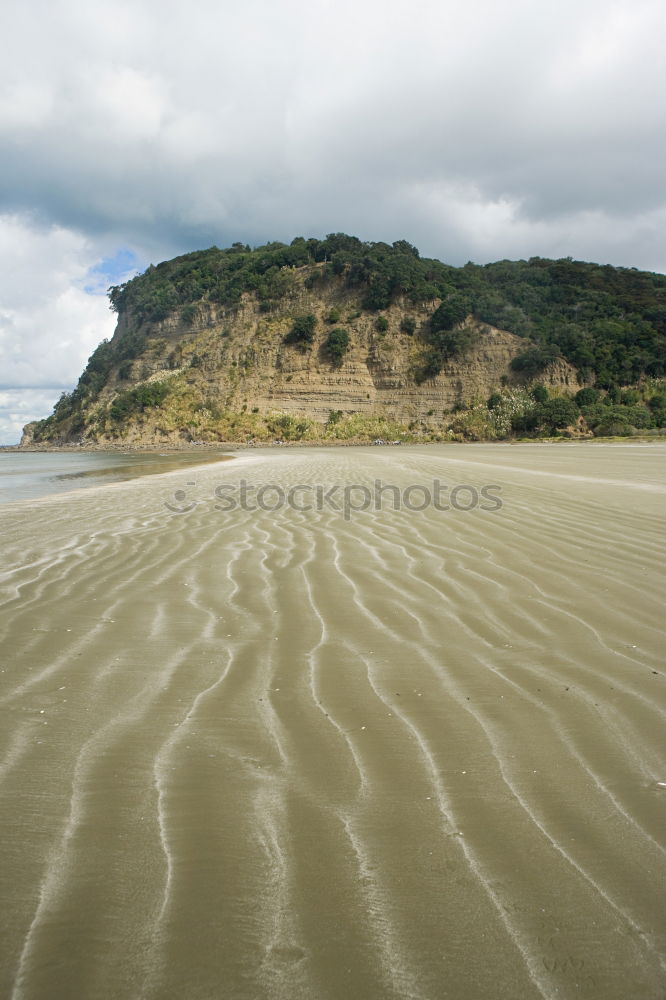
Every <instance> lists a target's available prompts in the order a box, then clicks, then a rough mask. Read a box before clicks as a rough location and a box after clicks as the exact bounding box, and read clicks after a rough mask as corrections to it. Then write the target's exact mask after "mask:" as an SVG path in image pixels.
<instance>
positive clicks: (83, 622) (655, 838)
mask: <svg viewBox="0 0 666 1000" xmlns="http://www.w3.org/2000/svg"><path fill="white" fill-rule="evenodd" d="M665 459H666V444H662V443H648V444H621V445H619V444H618V445H601V444H599V443H591V444H582V443H575V444H570V445H559V446H553V445H547V444H534V445H524V446H519V447H511V446H507V445H470V446H467V445H461V446H456V447H455V448H452V447H446V446H441V447H440V446H437V445H431V446H428V447H418V446H416V447H402V448H372V447H368V448H354V449H352V448H336V449H323V448H318V449H307V448H300V449H295V450H289V451H288V450H284V451H283V450H279V449H274V450H272V451H268V450H265V451H261V450H256V451H252V452H249V451H248V452H243V453H239V454H238V455H237V456H236V457H234V458H233V460H231V461H226V462H224V463H220V464H209V465H206V466H205V467H203V466H202V467H196V468H187V469H185V470H182V471H179V472H171V473H168V474H165V475H154V476H150V477H149V478H146V479H142V480H135V481H132V482H129V483H120V484H114V485H108V486H104V487H99V488H92V489H88V490H84V491H79V492H73V493H69V494H61V495H60V496H57V497H51V498H47V499H42V500H36V501H22V502H17V503H13V504H7V505H6V506H5V507H4V508H3V510H2V513H1V516H2V522H3V532H2V538H3V541H2V549H3V560H2V566H1V567H0V568H1V570H2V572H1V574H0V594H1V596H2V606H1V611H0V615H1V618H0V626H1V627H0V635H1V637H2V648H3V657H2V664H1V665H0V669H1V672H0V718H1V725H0V751H1V752H0V796H1V809H0V899H1V900H2V907H1V908H0V921H1V925H2V926H1V929H0V940H1V942H2V944H1V945H0V948H1V949H2V956H1V962H0V995H2V996H6V997H11V998H12V1000H72V998H77V1000H79V998H80V1000H130V998H132V1000H183V998H187V1000H218V998H221V997H224V998H225V1000H349V998H351V1000H357V998H358V1000H403V998H413V1000H443V998H447V997H449V998H451V1000H479V998H482V997H488V998H491V1000H517V998H519V1000H532V998H534V1000H538V998H548V1000H555V998H557V1000H569V998H585V1000H593V998H594V1000H596V998H598V1000H628V998H635V1000H663V997H664V991H665V990H666V912H665V908H664V895H663V889H664V884H666V824H665V823H664V816H665V809H666V740H665V739H664V733H665V732H666V725H665V723H666V667H664V649H665V648H666V643H665V636H664V609H663V592H664V565H665V564H666V536H665V533H664V512H665V509H666V461H665ZM242 482H244V483H245V487H243V489H244V491H245V492H244V494H242V492H241V489H242ZM377 483H379V484H380V489H381V487H388V489H384V492H382V493H381V495H380V496H379V501H378V500H377V492H376V491H377ZM435 483H438V484H439V486H438V487H436V486H435V485H434V484H435ZM352 486H353V487H354V490H353V491H352V490H351V487H352ZM345 488H348V489H349V492H348V493H347V494H345ZM456 488H457V491H456ZM484 490H485V492H484ZM435 497H438V502H437V505H435ZM281 498H282V499H281ZM368 498H369V499H368ZM428 498H429V501H428ZM493 498H494V501H495V502H493ZM366 501H367V503H366ZM397 504H399V507H400V509H395V508H396V505H397ZM336 505H337V509H336ZM364 505H365V507H364ZM308 507H310V508H311V509H307V508H308ZM253 508H254V509H253ZM361 508H364V509H361ZM438 508H440V509H438Z"/></svg>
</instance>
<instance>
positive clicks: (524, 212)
mask: <svg viewBox="0 0 666 1000" xmlns="http://www.w3.org/2000/svg"><path fill="white" fill-rule="evenodd" d="M0 17H1V18H2V22H3V23H2V24H1V25H0V27H2V29H3V30H2V31H0V46H1V47H2V52H1V56H2V57H1V58H0V137H1V138H2V141H3V156H2V158H1V159H0V191H2V195H1V196H0V213H2V214H3V215H4V220H5V221H2V220H0V236H1V234H2V233H4V234H5V236H6V237H8V238H9V237H11V238H15V239H16V241H17V245H18V247H19V251H20V253H19V257H20V260H19V261H18V262H15V263H16V268H18V270H20V271H21V275H22V276H23V277H21V278H20V280H17V281H14V280H12V281H9V280H8V279H7V278H6V275H5V280H4V282H3V281H0V295H1V296H8V298H4V299H2V300H0V320H1V322H0V366H2V370H1V371H0V381H3V382H5V383H6V384H13V385H19V384H22V385H28V384H40V385H41V384H44V385H46V384H61V383H63V382H64V383H69V382H72V383H73V382H74V381H75V377H76V375H77V374H78V371H79V370H80V365H81V362H82V360H83V361H85V357H87V354H88V353H89V352H90V350H91V349H92V347H93V346H94V344H95V343H97V342H98V341H99V340H100V339H102V337H103V336H107V335H108V332H109V323H110V318H109V315H108V313H107V312H106V305H105V303H104V302H103V300H101V299H100V298H99V297H97V298H96V300H95V301H94V302H92V301H91V299H92V298H94V297H90V296H86V293H85V291H84V288H85V287H86V285H85V274H86V272H87V271H88V270H89V269H91V268H94V267H95V265H96V264H98V263H99V261H100V260H101V258H102V257H105V256H111V257H113V255H114V254H115V253H116V252H117V251H118V250H124V249H127V250H128V251H131V252H133V253H135V254H136V256H137V259H138V260H139V261H140V262H141V264H142V265H145V264H147V263H148V262H150V261H151V260H152V261H155V262H156V261H158V260H160V259H164V258H166V257H170V256H173V255H174V254H176V253H182V252H185V251H187V250H191V249H195V248H197V247H202V246H209V245H211V244H212V243H216V244H218V245H220V246H223V245H227V244H228V243H230V242H233V241H234V240H241V241H243V242H250V243H259V242H262V241H264V240H266V239H283V240H290V239H291V238H293V237H294V236H295V235H300V234H303V235H315V236H321V235H324V234H325V233H326V232H330V231H332V230H346V231H347V232H351V233H354V234H357V235H359V236H361V237H362V238H365V239H385V240H394V239H398V238H402V237H404V238H407V239H409V240H410V241H411V242H413V243H415V244H416V245H417V246H419V248H420V249H421V250H422V252H424V253H427V254H429V255H432V256H437V257H440V258H442V259H444V260H447V261H450V262H451V263H457V264H459V263H464V262H465V261H466V260H467V259H473V260H476V261H478V262H481V263H482V262H485V261H488V260H493V259H498V258H502V257H516V256H520V257H526V256H532V255H541V256H567V255H571V256H574V257H579V258H586V259H593V260H597V261H600V262H609V263H614V264H623V265H627V266H637V267H643V268H648V269H653V270H666V252H665V251H664V246H663V240H662V239H661V232H662V231H663V223H664V220H665V217H666V183H665V179H664V174H663V163H664V160H665V158H666V157H665V154H666V127H665V126H666V120H665V119H666V102H664V98H663V95H664V93H666V63H665V62H664V60H663V57H662V52H661V49H662V45H663V37H664V34H665V32H664V29H665V28H666V9H665V8H664V7H663V4H661V3H659V2H657V0H637V2H633V3H631V4H630V3H629V2H628V0H618V2H617V3H614V4H613V5H608V4H607V3H606V2H603V0H583V2H580V0H579V2H575V0H560V2H559V3H558V4H545V5H544V4H535V3H534V2H533V0H509V2H507V3H505V4H501V5H500V4H497V3H491V2H489V0H446V2H444V3H439V2H435V0H413V2H411V3H410V4H407V3H406V2H404V0H382V2H379V0H364V2H363V3H358V2H357V0H335V2H334V0H283V2H281V3H279V4H276V3H275V2H274V0H245V2H244V3H243V4H238V3H235V2H234V3H232V2H231V0H222V2H220V0H198V2H196V3H194V4H190V5H188V6H187V7H186V6H184V5H183V4H182V3H180V2H176V0H160V2H158V0H134V2H132V3H130V2H129V0H117V2H116V3H114V4H113V5H109V4H108V3H106V2H101V0H55V2H53V0H52V2H49V3H47V2H46V0H32V2H31V3H30V4H25V3H19V2H18V0H7V2H6V3H5V4H4V5H3V10H2V14H1V15H0ZM37 26H39V28H37ZM7 219H9V222H7V221H6V220H7ZM17 219H18V220H20V226H19V229H18V230H17V229H15V228H12V226H15V222H12V220H17ZM3 227H4V228H3ZM7 227H9V228H7ZM19 230H20V231H19ZM48 233H50V234H51V236H50V237H49V238H48V239H47V238H46V237H45V236H44V234H48ZM56 233H58V234H59V236H58V238H57V239H56V237H55V235H54V234H56ZM49 241H50V242H49ZM5 251H7V253H8V254H9V257H8V258H7V259H8V260H9V259H13V256H12V251H11V246H9V250H7V245H5ZM19 264H20V267H19ZM98 285H99V282H98ZM21 289H23V291H21ZM97 290H100V289H99V288H98V289H97Z"/></svg>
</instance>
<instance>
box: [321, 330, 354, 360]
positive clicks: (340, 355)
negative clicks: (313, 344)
mask: <svg viewBox="0 0 666 1000" xmlns="http://www.w3.org/2000/svg"><path fill="white" fill-rule="evenodd" d="M324 350H325V352H326V354H327V355H328V357H329V358H330V360H331V362H332V364H334V365H335V366H336V368H339V367H340V365H341V364H342V362H343V359H344V356H345V354H346V353H347V351H348V350H349V334H348V333H347V331H346V330H345V329H344V328H343V327H341V326H338V327H336V328H335V330H331V332H330V333H329V335H328V337H327V338H326V342H325V343H324Z"/></svg>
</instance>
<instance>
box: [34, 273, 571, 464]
mask: <svg viewBox="0 0 666 1000" xmlns="http://www.w3.org/2000/svg"><path fill="white" fill-rule="evenodd" d="M438 301H439V300H434V301H433V302H427V303H424V304H423V305H421V306H414V305H413V304H412V303H409V302H405V301H400V300H399V301H398V302H396V303H395V304H394V305H392V306H390V307H389V308H388V309H386V310H385V311H384V312H382V313H381V316H382V317H384V319H385V323H383V324H378V322H377V320H378V314H376V313H370V312H364V311H363V310H362V308H361V303H360V297H359V296H356V295H354V294H350V292H349V291H348V290H347V289H345V288H343V286H342V284H341V283H340V284H337V283H335V282H330V283H328V284H326V285H325V286H324V287H317V286H316V285H315V287H314V288H309V287H307V283H306V282H299V283H298V284H297V287H296V288H295V289H294V291H293V293H292V294H291V295H290V296H289V298H288V299H286V300H284V301H282V302H280V304H279V307H276V308H275V310H274V311H269V312H267V311H263V310H262V308H261V306H260V304H259V302H258V301H257V300H256V299H255V298H254V296H252V295H244V296H243V299H242V300H241V302H240V304H239V305H238V306H237V307H235V308H224V307H221V306H215V305H213V304H211V303H208V302H200V303H198V304H197V306H196V308H195V309H194V310H191V313H190V315H189V316H188V322H184V320H183V317H182V314H180V313H178V314H176V313H174V314H172V315H170V316H169V317H168V318H167V319H165V320H163V321H161V322H159V323H151V324H150V325H149V326H145V327H141V326H140V325H138V324H136V323H135V322H134V321H133V318H132V316H131V315H123V316H121V317H120V319H119V323H118V326H117V329H116V332H115V334H114V337H113V339H112V341H111V344H112V346H113V347H114V348H120V346H121V344H122V343H123V342H124V341H125V340H126V338H127V337H128V336H138V337H139V338H140V339H141V341H142V343H143V347H142V349H141V351H140V353H139V354H138V356H137V357H136V358H134V359H133V360H131V361H127V360H126V361H124V362H121V363H118V364H116V365H114V366H113V367H112V370H111V372H110V374H109V377H108V379H107V383H106V385H105V387H104V388H103V389H102V390H101V392H100V394H99V396H98V398H97V400H96V401H95V402H94V403H93V404H92V405H91V406H89V407H88V409H87V411H86V413H85V420H84V426H83V427H79V428H76V429H73V430H72V432H71V434H70V435H69V437H70V439H74V438H77V439H78V440H83V441H89V442H99V443H105V442H108V443H111V442H112V441H117V440H118V439H119V438H122V440H123V441H125V442H126V443H128V444H132V445H133V446H141V445H154V444H159V443H160V442H176V441H182V440H197V439H203V440H229V439H234V437H236V438H237V439H244V438H245V437H252V429H251V428H248V427H247V426H245V427H243V426H240V427H237V428H234V427H233V425H232V427H231V431H233V432H234V433H230V432H229V429H228V428H222V427H221V425H220V419H219V415H220V414H230V413H236V414H239V415H247V417H249V415H250V414H254V415H256V418H255V421H256V420H258V419H260V418H265V417H268V416H270V415H274V414H287V415H291V416H293V417H302V418H308V419H310V420H313V421H316V422H318V423H320V424H324V423H326V421H327V420H329V418H330V415H331V413H332V412H333V413H336V414H342V415H347V414H365V415H368V416H369V417H384V418H388V419H390V420H393V421H396V422H399V423H401V424H405V425H409V424H412V425H414V424H419V425H421V426H423V427H424V428H428V427H434V426H442V425H443V421H444V419H445V416H446V414H448V413H450V412H451V410H452V409H453V408H455V407H460V406H465V405H469V404H470V403H474V402H476V401H479V400H482V399H487V397H488V396H489V395H490V394H491V393H492V392H494V391H496V390H498V389H500V388H501V387H502V386H505V385H511V384H513V383H514V382H515V381H516V376H515V373H513V372H512V370H511V367H510V366H511V361H512V359H513V358H515V357H516V355H518V354H520V353H522V352H523V351H525V349H526V347H527V346H529V343H528V342H527V341H525V339H523V338H521V337H518V336H515V335H514V334H512V333H510V332H508V331H506V330H498V329H495V328H493V327H490V326H487V325H485V324H481V323H479V322H477V321H475V320H474V319H473V318H471V317H469V318H468V319H467V320H466V321H465V325H467V326H468V327H470V328H471V329H472V331H473V333H474V338H473V346H472V347H470V348H469V350H467V351H466V352H464V353H463V354H462V355H460V356H459V357H456V358H455V359H451V360H449V361H448V362H446V363H445V364H444V366H443V368H442V370H441V372H440V373H439V374H438V375H436V376H435V377H433V378H429V379H426V380H424V381H419V380H418V371H419V369H420V368H421V367H422V365H423V361H424V358H425V356H426V354H427V350H428V347H427V344H426V343H425V341H424V339H423V337H422V335H421V334H420V331H422V330H423V328H424V326H425V325H426V324H427V322H428V320H429V318H430V316H431V315H432V313H433V311H434V309H435V308H436V306H437V305H438ZM192 313H193V315H192ZM308 313H311V314H312V315H314V316H315V317H316V320H317V324H316V329H315V337H314V341H313V343H312V344H311V345H308V346H307V347H305V348H304V347H302V346H295V345H291V344H287V343H285V340H284V338H285V336H286V335H287V334H288V332H289V330H290V329H291V326H292V324H293V321H294V317H295V316H297V315H304V314H308ZM332 317H333V318H332ZM379 325H385V326H386V329H385V330H380V329H378V326H379ZM405 325H407V326H408V328H413V332H412V333H411V334H410V333H407V332H405ZM334 327H342V328H344V329H345V330H346V331H347V332H348V334H349V349H348V351H347V352H346V354H345V355H344V358H343V360H342V363H341V364H340V365H339V366H336V365H335V364H333V363H332V361H331V360H330V358H329V357H328V356H327V353H326V350H325V347H324V344H325V341H326V338H327V336H328V333H329V332H330V330H331V329H333V328H334ZM156 381H161V382H166V383H167V384H168V385H169V386H170V393H171V395H170V397H169V398H168V399H167V400H166V401H165V402H164V404H163V405H161V406H159V407H154V408H153V407H151V408H147V409H145V410H144V411H143V412H142V413H141V414H140V416H139V417H137V418H136V419H134V418H132V419H128V420H126V421H124V422H123V424H122V426H118V424H117V423H116V424H114V423H113V422H110V421H109V420H108V419H106V416H105V415H106V414H107V413H108V411H109V407H110V405H111V404H112V403H113V401H114V399H116V398H118V397H119V395H122V393H124V392H127V391H128V390H129V389H132V388H133V387H136V386H137V385H141V384H145V383H148V384H150V383H152V382H156ZM539 381H540V382H542V383H544V384H546V385H549V386H551V387H555V388H561V389H563V390H565V391H566V390H567V389H571V391H575V389H577V388H579V386H578V383H577V380H576V373H575V370H574V369H573V368H572V367H571V366H570V365H568V364H567V363H566V362H564V361H559V362H556V363H555V364H553V365H552V366H551V367H550V368H549V369H548V370H547V371H546V372H544V373H543V374H542V375H541V376H540V377H539ZM216 415H217V417H216ZM246 423H247V420H246ZM30 433H31V431H30V429H28V428H26V435H27V437H28V439H29V436H30ZM68 433H69V432H68Z"/></svg>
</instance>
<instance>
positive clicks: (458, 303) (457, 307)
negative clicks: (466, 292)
mask: <svg viewBox="0 0 666 1000" xmlns="http://www.w3.org/2000/svg"><path fill="white" fill-rule="evenodd" d="M468 312H469V302H468V301H467V299H466V298H464V296H462V295H458V294H455V293H454V294H452V295H449V296H448V298H446V299H445V300H444V301H443V302H442V304H441V305H439V306H438V307H437V309H435V311H434V313H433V314H432V316H431V317H430V329H431V330H432V331H433V333H437V332H438V331H440V330H452V329H453V327H454V326H455V325H456V324H457V323H462V321H463V320H464V319H465V317H466V316H467V314H468Z"/></svg>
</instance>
